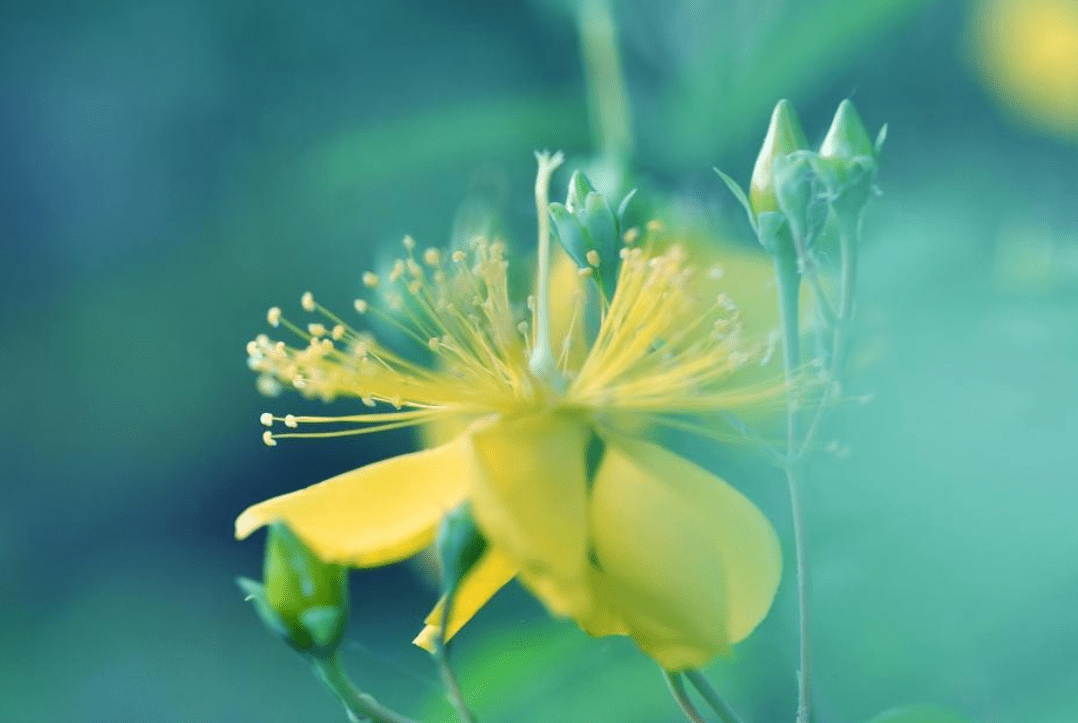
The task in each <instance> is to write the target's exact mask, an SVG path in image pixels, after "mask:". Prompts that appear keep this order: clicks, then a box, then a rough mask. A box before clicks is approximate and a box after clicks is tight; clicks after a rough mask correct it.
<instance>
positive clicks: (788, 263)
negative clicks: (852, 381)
mask: <svg viewBox="0 0 1078 723" xmlns="http://www.w3.org/2000/svg"><path fill="white" fill-rule="evenodd" d="M775 276H776V278H777V280H778V287H779V313H780V317H781V320H782V352H783V353H782V359H783V366H784V368H785V372H786V388H787V396H786V449H787V459H786V464H785V465H784V467H785V470H786V483H787V487H788V488H789V494H790V510H791V516H792V518H793V532H794V561H795V565H796V567H797V610H798V616H797V617H798V621H797V622H798V639H799V640H798V662H799V673H798V695H797V721H798V723H809V710H810V707H811V695H810V689H811V679H810V676H809V671H810V663H809V620H810V616H809V601H808V561H807V552H806V542H805V524H804V517H803V514H802V505H801V483H800V479H799V477H800V470H799V467H800V461H799V460H798V459H797V452H798V450H799V449H800V445H799V444H798V441H797V440H798V435H799V426H800V425H799V418H800V409H799V406H800V404H799V400H798V398H797V395H795V394H794V393H793V379H794V376H795V375H796V373H797V370H798V367H799V366H800V363H801V353H800V336H801V330H800V325H799V316H798V297H799V293H800V287H801V285H800V281H801V279H800V275H799V272H798V268H797V262H796V259H794V258H793V257H792V254H789V253H785V254H783V253H781V252H780V253H778V254H776V256H775Z"/></svg>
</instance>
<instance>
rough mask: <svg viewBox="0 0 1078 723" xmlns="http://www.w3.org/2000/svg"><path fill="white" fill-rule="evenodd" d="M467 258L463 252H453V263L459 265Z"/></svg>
mask: <svg viewBox="0 0 1078 723" xmlns="http://www.w3.org/2000/svg"><path fill="white" fill-rule="evenodd" d="M466 258H467V254H465V253H464V252H463V251H460V250H457V251H454V252H453V261H454V262H456V263H458V264H462V263H464V259H466Z"/></svg>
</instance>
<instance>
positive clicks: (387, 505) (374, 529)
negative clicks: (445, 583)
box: [236, 436, 474, 567]
mask: <svg viewBox="0 0 1078 723" xmlns="http://www.w3.org/2000/svg"><path fill="white" fill-rule="evenodd" d="M473 465H474V462H473V453H472V448H471V443H470V442H469V440H468V437H467V436H462V437H460V438H459V439H457V440H455V441H453V442H450V443H449V444H445V445H442V446H441V447H436V448H434V449H429V450H423V451H421V452H413V453H412V454H402V455H400V456H398V457H392V458H390V459H386V460H383V461H381V462H375V463H374V464H369V465H367V466H365V467H360V468H359V469H355V470H352V471H351V472H345V473H344V474H342V475H338V476H336V477H333V478H331V479H328V480H326V481H325V482H321V483H319V484H316V485H312V486H310V487H308V488H306V489H302V490H298V491H296V492H291V493H289V494H286V495H281V496H280V497H274V498H273V499H270V500H266V501H265V502H261V503H259V504H257V505H254V506H253V507H249V508H248V509H247V510H246V511H245V512H244V513H243V514H241V515H240V516H239V518H237V519H236V537H237V538H239V539H243V538H245V537H247V536H248V535H250V534H251V533H252V532H253V531H254V530H256V529H258V528H259V527H262V526H263V525H267V524H269V523H271V522H277V521H281V522H284V523H286V524H287V525H288V526H289V527H290V528H291V529H292V531H293V532H295V533H296V535H298V536H299V537H300V538H301V539H302V540H303V541H304V543H306V544H307V546H308V547H310V548H311V549H312V550H313V551H314V553H315V554H317V555H318V556H319V557H321V558H322V559H323V560H326V561H327V562H336V563H338V564H341V565H350V566H353V567H376V566H378V565H387V564H389V563H392V562H397V561H398V560H403V559H404V558H406V557H409V556H411V555H414V554H415V553H417V552H419V551H420V550H421V549H423V548H424V547H426V546H427V545H429V544H430V543H431V542H432V541H433V539H434V531H435V528H436V526H437V524H438V521H439V520H440V519H441V517H442V515H443V514H444V512H445V511H446V510H449V509H452V508H453V507H456V506H457V505H459V504H460V503H461V502H463V501H464V499H465V498H466V496H467V490H468V486H469V481H468V477H469V476H470V475H471V474H473V470H474V466H473Z"/></svg>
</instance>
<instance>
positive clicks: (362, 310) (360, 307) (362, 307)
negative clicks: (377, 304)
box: [352, 299, 370, 314]
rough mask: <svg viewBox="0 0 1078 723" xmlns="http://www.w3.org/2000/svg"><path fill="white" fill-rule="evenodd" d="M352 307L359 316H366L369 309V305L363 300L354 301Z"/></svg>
mask: <svg viewBox="0 0 1078 723" xmlns="http://www.w3.org/2000/svg"><path fill="white" fill-rule="evenodd" d="M352 306H354V307H356V313H359V314H366V313H367V309H369V308H370V304H368V303H367V302H366V300H364V299H356V300H355V301H354V302H353V303H352Z"/></svg>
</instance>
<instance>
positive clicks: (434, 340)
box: [427, 336, 439, 351]
mask: <svg viewBox="0 0 1078 723" xmlns="http://www.w3.org/2000/svg"><path fill="white" fill-rule="evenodd" d="M438 344H439V341H438V337H436V336H432V337H431V338H430V340H429V341H427V347H429V348H430V350H431V351H438Z"/></svg>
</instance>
